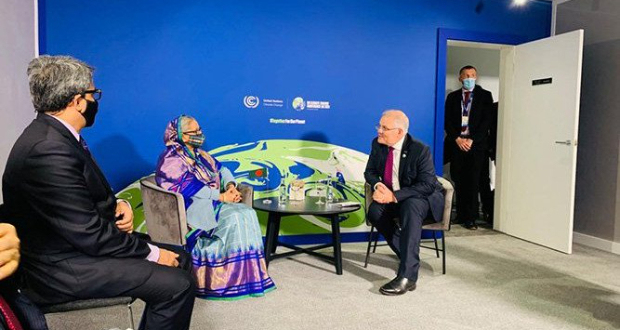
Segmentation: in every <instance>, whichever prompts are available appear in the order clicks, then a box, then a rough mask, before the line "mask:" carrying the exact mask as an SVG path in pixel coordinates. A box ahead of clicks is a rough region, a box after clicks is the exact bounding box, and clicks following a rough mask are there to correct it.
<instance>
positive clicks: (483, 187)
mask: <svg viewBox="0 0 620 330" xmlns="http://www.w3.org/2000/svg"><path fill="white" fill-rule="evenodd" d="M491 162H492V160H491V158H490V157H489V156H488V155H485V157H484V159H483V161H482V169H481V171H480V202H482V212H483V213H484V214H485V215H486V216H487V219H485V220H488V221H489V222H490V223H493V202H494V201H493V199H494V192H493V190H491V176H490V173H489V172H490V171H489V166H490V165H491Z"/></svg>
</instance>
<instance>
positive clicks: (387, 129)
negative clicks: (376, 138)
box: [375, 125, 398, 132]
mask: <svg viewBox="0 0 620 330" xmlns="http://www.w3.org/2000/svg"><path fill="white" fill-rule="evenodd" d="M375 129H376V130H377V132H387V131H392V130H395V129H398V127H393V128H387V127H385V126H381V125H377V126H375Z"/></svg>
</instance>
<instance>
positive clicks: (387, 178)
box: [383, 147, 394, 190]
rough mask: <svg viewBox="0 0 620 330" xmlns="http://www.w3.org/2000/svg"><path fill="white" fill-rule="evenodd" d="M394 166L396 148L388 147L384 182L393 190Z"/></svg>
mask: <svg viewBox="0 0 620 330" xmlns="http://www.w3.org/2000/svg"><path fill="white" fill-rule="evenodd" d="M393 167H394V148H392V147H388V156H387V160H386V161H385V170H383V183H385V185H386V186H387V187H388V188H390V190H392V168H393Z"/></svg>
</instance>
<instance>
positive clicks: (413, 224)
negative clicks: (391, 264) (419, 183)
mask: <svg viewBox="0 0 620 330" xmlns="http://www.w3.org/2000/svg"><path fill="white" fill-rule="evenodd" d="M429 208H430V205H429V203H428V201H427V200H425V199H419V198H407V199H405V200H403V201H400V202H398V203H390V204H379V203H377V202H372V204H370V207H369V208H368V219H369V220H370V222H371V223H372V224H373V225H374V226H375V227H376V228H377V231H379V232H380V233H381V235H383V237H385V240H386V241H387V243H388V245H389V246H390V247H391V248H392V250H394V252H395V253H396V255H397V256H398V257H399V258H400V265H399V266H398V272H397V274H398V276H402V277H406V278H408V279H410V280H412V281H414V282H415V281H417V280H418V270H419V269H420V237H421V235H422V221H423V220H424V218H426V216H427V214H428V212H429ZM394 218H398V224H397V223H396V222H394Z"/></svg>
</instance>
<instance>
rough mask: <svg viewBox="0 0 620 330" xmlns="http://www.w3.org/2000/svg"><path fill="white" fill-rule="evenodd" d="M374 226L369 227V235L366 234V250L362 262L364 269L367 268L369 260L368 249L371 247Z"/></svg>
mask: <svg viewBox="0 0 620 330" xmlns="http://www.w3.org/2000/svg"><path fill="white" fill-rule="evenodd" d="M374 229H375V226H370V233H368V248H367V249H366V261H364V268H366V267H368V259H369V258H370V247H371V246H372V233H373V231H374Z"/></svg>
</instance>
